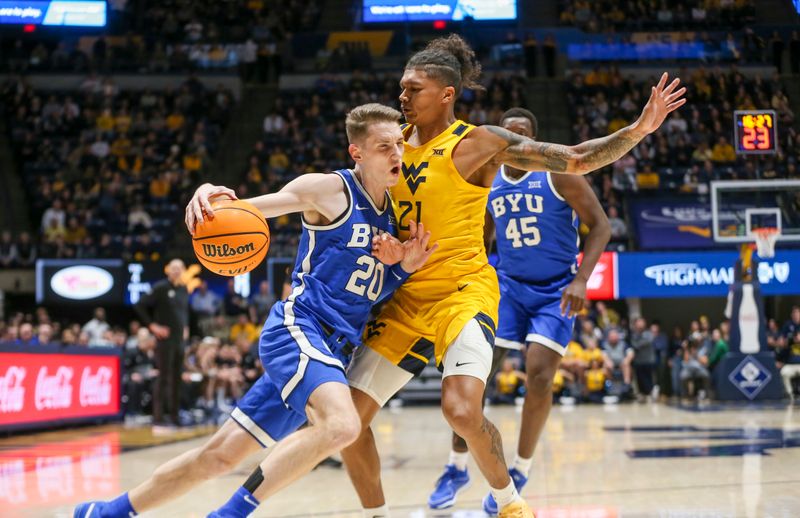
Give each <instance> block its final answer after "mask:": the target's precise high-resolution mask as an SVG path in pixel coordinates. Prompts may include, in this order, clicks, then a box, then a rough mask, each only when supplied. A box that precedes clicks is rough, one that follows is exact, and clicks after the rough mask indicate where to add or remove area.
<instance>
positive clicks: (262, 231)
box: [192, 200, 269, 277]
mask: <svg viewBox="0 0 800 518" xmlns="http://www.w3.org/2000/svg"><path fill="white" fill-rule="evenodd" d="M212 207H213V208H214V219H204V220H203V221H202V222H200V223H198V224H197V227H196V228H195V233H194V236H193V237H192V246H193V247H194V253H195V255H196V256H197V258H198V259H199V260H200V262H201V263H202V264H203V266H205V267H206V268H208V269H209V270H210V271H212V272H214V273H216V274H218V275H224V276H226V277H233V276H236V275H241V274H243V273H246V272H249V271H251V270H252V269H253V268H255V267H256V266H258V265H259V264H260V263H261V261H263V260H264V257H265V256H266V255H267V251H268V250H269V226H268V225H267V220H266V219H264V216H263V215H262V214H261V212H260V211H259V210H258V209H256V208H255V207H253V206H252V205H251V204H249V203H247V202H245V201H241V200H234V201H225V202H216V203H213V204H212Z"/></svg>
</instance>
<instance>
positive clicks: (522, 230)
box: [506, 216, 542, 248]
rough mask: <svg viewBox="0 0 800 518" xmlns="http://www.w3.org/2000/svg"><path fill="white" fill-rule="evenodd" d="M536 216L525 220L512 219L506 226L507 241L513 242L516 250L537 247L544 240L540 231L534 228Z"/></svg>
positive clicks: (512, 244)
mask: <svg viewBox="0 0 800 518" xmlns="http://www.w3.org/2000/svg"><path fill="white" fill-rule="evenodd" d="M536 221H537V219H536V216H528V217H525V218H511V219H509V220H508V225H506V239H508V240H509V241H511V246H513V247H514V248H522V246H523V244H524V245H525V246H536V245H538V244H539V242H540V241H541V240H542V236H541V235H540V234H539V229H538V228H537V227H535V226H534V223H536Z"/></svg>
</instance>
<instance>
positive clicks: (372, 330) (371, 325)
mask: <svg viewBox="0 0 800 518" xmlns="http://www.w3.org/2000/svg"><path fill="white" fill-rule="evenodd" d="M384 327H386V324H385V323H384V322H378V321H377V320H370V321H369V322H367V338H372V337H375V336H378V335H380V334H381V329H383V328H384Z"/></svg>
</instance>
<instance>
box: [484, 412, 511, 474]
mask: <svg viewBox="0 0 800 518" xmlns="http://www.w3.org/2000/svg"><path fill="white" fill-rule="evenodd" d="M481 431H482V432H483V433H487V434H489V437H490V438H491V441H492V449H491V453H492V455H494V457H495V458H496V459H497V460H498V462H501V463H503V464H505V463H506V458H505V456H504V455H503V438H502V437H500V432H499V431H497V427H496V426H495V425H493V424H492V423H491V422H490V421H489V420H488V419H486V418H485V417H484V418H483V423H482V424H481Z"/></svg>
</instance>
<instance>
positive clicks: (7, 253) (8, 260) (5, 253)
mask: <svg viewBox="0 0 800 518" xmlns="http://www.w3.org/2000/svg"><path fill="white" fill-rule="evenodd" d="M16 263H17V245H16V244H15V243H14V239H13V238H12V236H11V231H10V230H3V232H2V233H0V266H2V267H3V268H11V267H12V266H15V265H16Z"/></svg>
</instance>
